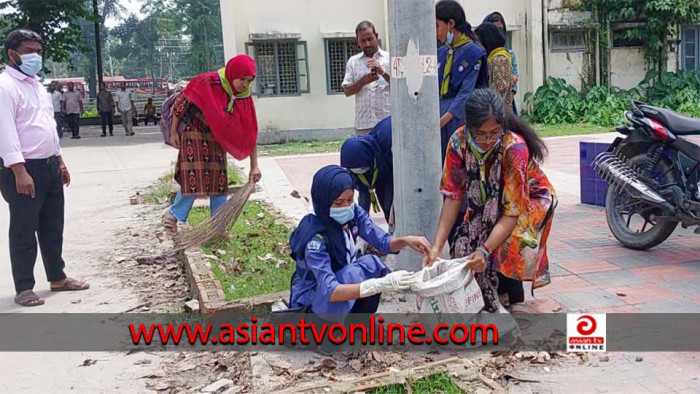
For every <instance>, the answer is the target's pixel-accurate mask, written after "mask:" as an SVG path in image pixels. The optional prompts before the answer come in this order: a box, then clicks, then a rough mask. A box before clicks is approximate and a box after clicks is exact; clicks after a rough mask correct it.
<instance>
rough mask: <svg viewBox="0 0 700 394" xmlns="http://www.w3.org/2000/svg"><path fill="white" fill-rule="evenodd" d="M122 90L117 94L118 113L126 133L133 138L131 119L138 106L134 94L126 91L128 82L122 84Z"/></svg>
mask: <svg viewBox="0 0 700 394" xmlns="http://www.w3.org/2000/svg"><path fill="white" fill-rule="evenodd" d="M120 88H121V89H120V90H119V91H118V92H117V111H119V114H120V115H121V117H122V125H123V126H124V132H125V133H126V135H127V136H132V135H134V129H133V126H132V125H131V117H132V114H133V113H134V112H135V110H136V105H134V98H133V94H132V93H131V91H130V90H126V82H122V83H121V87H120Z"/></svg>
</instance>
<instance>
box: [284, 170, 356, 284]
mask: <svg viewBox="0 0 700 394" xmlns="http://www.w3.org/2000/svg"><path fill="white" fill-rule="evenodd" d="M353 187H354V182H353V178H352V176H350V174H349V173H348V172H347V170H345V169H344V168H342V167H339V166H336V165H331V166H326V167H323V168H321V169H320V170H318V172H317V173H316V175H314V179H313V183H312V184H311V200H312V202H313V206H314V213H315V214H308V215H306V216H305V217H304V219H302V220H301V223H299V226H298V227H297V229H296V230H294V232H293V233H292V236H291V237H290V238H289V244H290V247H291V249H292V258H293V259H295V260H300V259H303V258H304V251H305V249H306V244H307V243H308V242H309V241H310V240H311V239H312V238H313V237H314V236H316V234H321V235H322V236H323V239H324V240H325V241H326V249H328V253H329V254H330V257H331V265H332V268H333V271H338V270H339V269H341V268H343V267H344V266H345V265H346V264H347V258H346V255H347V252H348V251H347V248H346V246H345V236H344V235H343V228H342V226H341V225H340V224H338V223H337V222H336V221H335V220H333V219H332V218H331V217H330V212H331V207H332V206H333V201H335V200H336V199H337V198H338V197H340V195H341V194H343V192H344V191H346V190H352V189H353ZM351 226H352V222H351Z"/></svg>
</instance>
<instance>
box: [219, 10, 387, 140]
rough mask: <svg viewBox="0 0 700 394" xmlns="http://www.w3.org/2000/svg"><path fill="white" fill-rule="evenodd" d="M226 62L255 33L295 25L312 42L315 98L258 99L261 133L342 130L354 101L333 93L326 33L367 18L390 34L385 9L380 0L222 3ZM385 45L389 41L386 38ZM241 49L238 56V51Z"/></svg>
mask: <svg viewBox="0 0 700 394" xmlns="http://www.w3.org/2000/svg"><path fill="white" fill-rule="evenodd" d="M221 8H222V19H223V20H224V21H227V20H228V21H232V22H233V26H231V27H228V28H224V34H225V36H224V41H225V42H227V41H231V40H233V41H235V47H234V46H233V45H232V44H229V43H227V44H226V45H225V46H224V50H225V55H226V58H227V59H229V58H231V57H233V56H234V55H236V54H238V53H244V52H245V43H246V42H247V41H248V37H249V34H250V32H251V31H258V30H260V29H261V28H273V27H275V26H288V27H289V28H291V27H294V28H295V30H296V31H299V32H301V38H300V40H302V41H306V43H307V49H308V55H309V77H310V90H311V93H309V94H302V95H300V96H291V97H256V98H255V105H256V108H257V113H258V123H259V125H260V128H261V130H268V129H283V130H297V129H338V128H349V127H353V124H354V119H355V109H354V102H355V99H354V98H348V97H345V96H344V95H342V94H340V95H328V94H327V86H326V57H325V47H324V40H323V36H322V31H326V32H328V31H337V32H347V33H353V34H354V31H355V26H357V24H358V23H359V22H361V21H363V20H365V19H366V20H370V21H372V22H374V23H375V25H376V27H377V30H378V32H380V36H381V32H383V31H384V29H385V26H384V5H383V3H382V1H377V0H353V1H344V0H294V1H291V0H228V1H222V2H221ZM380 38H381V39H382V42H383V43H387V40H386V39H385V38H383V37H380ZM235 49H237V51H236V52H234V50H235Z"/></svg>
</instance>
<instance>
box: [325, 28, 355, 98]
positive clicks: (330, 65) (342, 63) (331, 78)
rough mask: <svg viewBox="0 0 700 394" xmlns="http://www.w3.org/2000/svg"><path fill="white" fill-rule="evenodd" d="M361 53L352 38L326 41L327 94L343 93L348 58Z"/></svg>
mask: <svg viewBox="0 0 700 394" xmlns="http://www.w3.org/2000/svg"><path fill="white" fill-rule="evenodd" d="M360 52H362V48H360V46H359V45H357V40H356V39H354V38H333V39H326V82H327V88H328V94H334V93H342V92H343V87H342V84H343V79H344V78H345V68H346V66H347V64H348V59H350V57H352V56H354V55H356V54H358V53H360Z"/></svg>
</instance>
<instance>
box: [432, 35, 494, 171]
mask: <svg viewBox="0 0 700 394" xmlns="http://www.w3.org/2000/svg"><path fill="white" fill-rule="evenodd" d="M448 51H449V49H448V48H447V46H442V47H441V48H439V49H438V64H439V68H438V83H439V85H438V86H440V87H441V86H442V81H443V74H444V71H445V62H446V61H447V55H448ZM488 86H489V74H488V67H487V65H486V51H485V50H484V49H483V48H482V47H481V46H479V45H478V44H476V43H475V42H474V41H471V42H469V43H467V44H465V45H462V46H461V47H458V48H457V49H455V51H454V55H453V59H452V69H451V70H450V84H449V89H448V91H447V94H446V95H445V96H441V97H440V116H443V115H444V114H445V113H446V112H448V111H449V112H450V113H451V114H452V116H453V117H454V119H452V120H451V121H450V122H449V123H448V124H446V125H445V127H443V128H442V130H440V137H441V143H442V145H441V147H442V161H443V163H444V162H445V152H447V143H448V142H449V141H450V137H452V134H453V133H454V132H455V131H456V130H457V129H458V128H460V127H461V126H463V125H464V122H465V119H466V115H465V113H464V106H465V104H466V102H467V99H468V98H469V95H470V94H471V92H472V91H473V90H474V89H479V88H488Z"/></svg>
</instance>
